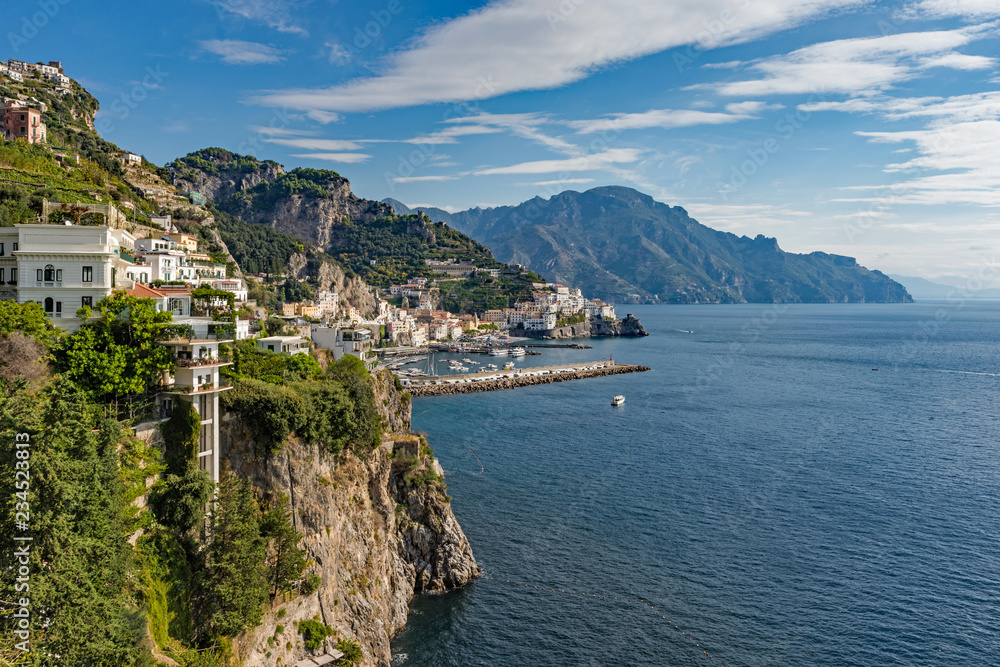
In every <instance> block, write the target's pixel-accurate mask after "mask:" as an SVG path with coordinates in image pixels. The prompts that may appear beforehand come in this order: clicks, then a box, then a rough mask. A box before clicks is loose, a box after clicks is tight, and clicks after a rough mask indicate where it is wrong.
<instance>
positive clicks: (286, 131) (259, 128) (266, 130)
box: [249, 125, 316, 137]
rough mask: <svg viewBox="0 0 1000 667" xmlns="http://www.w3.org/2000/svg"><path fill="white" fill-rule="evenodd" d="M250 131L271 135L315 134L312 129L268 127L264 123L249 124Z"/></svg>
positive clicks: (295, 135)
mask: <svg viewBox="0 0 1000 667" xmlns="http://www.w3.org/2000/svg"><path fill="white" fill-rule="evenodd" d="M249 129H250V131H251V132H256V133H257V134H266V135H268V136H271V137H304V136H309V135H313V134H316V133H315V132H313V131H312V130H293V129H290V128H286V127H268V126H266V125H251V126H250V127H249Z"/></svg>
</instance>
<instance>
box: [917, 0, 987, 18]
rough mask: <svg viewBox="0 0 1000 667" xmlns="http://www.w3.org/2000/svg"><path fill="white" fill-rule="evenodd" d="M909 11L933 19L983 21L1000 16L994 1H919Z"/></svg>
mask: <svg viewBox="0 0 1000 667" xmlns="http://www.w3.org/2000/svg"><path fill="white" fill-rule="evenodd" d="M910 9H911V10H912V13H915V14H917V15H918V16H924V17H933V18H951V17H962V18H969V19H984V18H989V17H991V16H1000V4H998V3H997V2H996V0H921V2H917V3H916V4H915V5H912V6H911V7H910Z"/></svg>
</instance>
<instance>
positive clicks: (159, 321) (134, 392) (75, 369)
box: [56, 292, 178, 410]
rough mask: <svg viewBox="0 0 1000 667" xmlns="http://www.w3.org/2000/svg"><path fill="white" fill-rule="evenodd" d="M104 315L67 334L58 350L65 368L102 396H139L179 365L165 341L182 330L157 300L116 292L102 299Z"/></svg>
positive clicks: (61, 366) (130, 399)
mask: <svg viewBox="0 0 1000 667" xmlns="http://www.w3.org/2000/svg"><path fill="white" fill-rule="evenodd" d="M97 310H98V311H99V312H100V315H101V316H100V317H99V318H96V319H94V320H92V321H90V322H87V323H86V324H84V325H83V326H82V327H80V330H79V331H77V332H76V333H75V334H73V335H72V336H70V337H69V338H68V339H66V341H65V343H64V344H63V345H62V349H61V350H59V352H58V354H57V355H56V360H57V364H58V367H59V370H61V371H62V372H63V373H64V374H65V375H66V376H67V377H68V378H69V379H71V380H72V381H73V382H74V383H75V384H77V385H78V386H80V387H83V388H84V389H86V390H88V391H89V392H90V393H91V395H92V396H93V397H94V398H95V399H97V400H100V401H105V402H109V403H111V402H113V403H115V404H117V403H118V401H119V400H120V399H125V400H126V401H127V404H128V406H129V408H130V410H133V408H134V403H135V401H136V400H137V399H138V398H139V397H140V395H142V394H143V393H145V392H146V390H147V389H148V388H149V387H150V386H151V385H153V384H154V383H155V382H156V381H157V380H158V379H159V378H160V377H161V375H162V374H163V373H164V372H165V371H168V370H170V369H171V368H173V363H174V362H173V354H172V352H171V350H170V348H168V347H165V346H163V345H160V341H162V340H165V339H167V338H170V337H171V336H173V335H176V334H177V333H178V327H176V326H171V324H170V323H171V321H172V319H173V316H172V314H171V313H169V312H159V311H157V310H156V308H155V307H154V306H153V302H152V300H151V299H140V298H137V297H134V296H130V295H127V294H125V293H124V292H115V293H114V294H112V295H111V296H109V297H105V298H104V299H101V301H100V302H99V303H98V304H97Z"/></svg>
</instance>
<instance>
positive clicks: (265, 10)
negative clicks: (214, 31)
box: [209, 0, 309, 35]
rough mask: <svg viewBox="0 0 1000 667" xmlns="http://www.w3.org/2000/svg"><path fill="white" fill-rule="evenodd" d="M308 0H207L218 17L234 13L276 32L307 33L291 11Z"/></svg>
mask: <svg viewBox="0 0 1000 667" xmlns="http://www.w3.org/2000/svg"><path fill="white" fill-rule="evenodd" d="M308 1H309V0H304V1H302V0H209V2H210V3H211V4H212V6H213V7H215V10H216V11H217V12H218V14H219V17H220V18H221V17H223V16H225V15H226V14H227V13H228V14H235V15H237V16H240V17H242V18H245V19H248V20H250V21H257V22H259V23H263V24H264V25H266V26H268V27H271V28H274V29H275V30H277V31H278V32H289V33H294V34H297V35H308V34H309V33H308V32H306V30H305V29H304V28H302V27H301V26H299V25H297V24H296V23H295V21H294V20H293V19H292V12H293V11H294V10H295V8H296V7H298V6H300V5H305V4H308Z"/></svg>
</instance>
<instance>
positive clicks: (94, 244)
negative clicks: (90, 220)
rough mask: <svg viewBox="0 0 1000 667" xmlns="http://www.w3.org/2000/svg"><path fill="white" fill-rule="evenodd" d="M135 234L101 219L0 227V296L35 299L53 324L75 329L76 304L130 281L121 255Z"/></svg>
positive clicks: (126, 285)
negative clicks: (87, 222)
mask: <svg viewBox="0 0 1000 667" xmlns="http://www.w3.org/2000/svg"><path fill="white" fill-rule="evenodd" d="M134 240H135V239H134V237H133V236H132V235H131V234H129V233H128V232H127V231H125V230H122V229H112V228H110V227H107V226H105V225H100V226H93V227H89V226H88V227H84V226H76V225H67V226H64V225H40V224H25V225H15V226H13V227H3V228H0V271H2V274H0V282H2V283H3V284H2V285H0V299H6V300H16V301H17V302H18V303H27V302H28V301H34V302H36V303H39V304H41V305H42V307H43V309H44V310H45V313H46V315H47V316H48V317H50V318H52V320H53V324H56V325H58V326H59V327H61V328H63V329H68V330H71V331H75V330H76V329H77V328H79V326H80V321H79V320H77V318H76V310H77V308H79V307H80V306H93V305H94V304H96V303H97V302H98V301H100V300H101V299H102V298H103V297H105V296H107V295H109V294H110V293H111V291H112V290H113V289H115V288H118V289H127V288H130V287H132V282H131V281H130V280H129V279H128V278H127V276H126V273H127V270H128V268H129V267H130V266H132V263H131V262H130V261H129V260H128V259H127V258H126V257H127V252H128V249H130V248H131V247H132V245H133V243H134ZM123 250H124V251H125V257H123V256H122V255H121V252H122V251H123Z"/></svg>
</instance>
